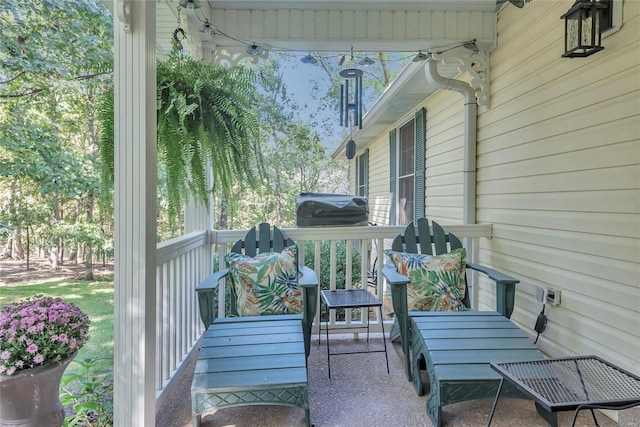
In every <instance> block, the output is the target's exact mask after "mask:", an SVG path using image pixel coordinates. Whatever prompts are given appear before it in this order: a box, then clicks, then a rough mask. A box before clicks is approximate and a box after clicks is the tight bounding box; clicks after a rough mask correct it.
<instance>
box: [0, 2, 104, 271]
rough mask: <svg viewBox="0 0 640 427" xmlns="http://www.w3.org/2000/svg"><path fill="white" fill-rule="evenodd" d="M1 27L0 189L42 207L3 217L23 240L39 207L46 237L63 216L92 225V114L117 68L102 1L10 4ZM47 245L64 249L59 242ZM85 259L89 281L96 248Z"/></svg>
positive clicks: (0, 17)
mask: <svg viewBox="0 0 640 427" xmlns="http://www.w3.org/2000/svg"><path fill="white" fill-rule="evenodd" d="M0 24H1V25H2V30H1V31H0V61H1V62H2V64H3V66H2V69H0V112H1V113H2V114H1V115H0V116H1V117H2V120H0V143H1V144H0V182H3V183H5V184H6V185H7V186H8V188H12V189H17V188H20V189H21V191H22V193H21V197H22V198H23V199H24V198H25V197H27V196H26V193H24V192H25V191H26V190H25V189H27V188H29V189H32V193H34V194H36V199H35V200H37V202H38V205H37V206H32V207H26V205H25V204H24V203H25V200H26V199H25V200H21V201H20V202H21V204H19V205H18V206H21V207H20V212H16V215H10V213H11V212H10V211H8V212H9V214H8V216H7V211H3V212H4V214H5V215H3V217H5V218H10V219H11V220H12V221H13V222H14V224H13V225H14V227H13V228H14V230H15V232H16V233H18V237H20V233H21V232H22V230H23V229H24V227H22V224H21V223H20V221H22V222H24V221H26V220H27V219H28V218H27V217H29V218H30V217H32V216H34V212H39V210H38V209H36V207H44V208H45V209H46V211H45V212H47V215H38V216H37V218H38V221H39V222H38V224H37V225H38V226H39V227H35V228H36V229H38V228H39V229H40V230H42V232H48V231H50V230H51V226H52V225H55V224H56V223H59V222H61V221H62V220H63V218H64V211H65V209H68V210H69V211H70V212H71V217H72V218H73V219H74V220H75V221H80V222H88V223H92V222H93V219H92V217H93V205H94V200H95V198H96V197H98V196H99V195H100V193H101V189H100V186H99V181H98V180H97V179H96V175H95V173H94V170H95V167H96V161H97V156H96V144H95V139H96V136H97V134H98V133H99V129H98V127H96V121H95V114H94V112H95V111H96V109H97V108H96V99H97V98H98V97H99V94H100V93H101V92H102V91H103V90H104V88H105V87H106V86H107V82H108V81H109V79H110V72H111V68H112V66H111V64H112V61H113V60H112V57H113V55H112V23H111V18H110V14H109V12H108V11H107V10H106V8H105V7H104V5H103V4H102V3H101V2H100V1H99V0H87V1H83V2H76V1H73V0H34V1H30V2H26V3H25V2H18V1H15V0H7V1H5V2H3V3H2V5H0ZM12 194H16V193H12ZM10 200H11V199H9V201H10ZM11 205H12V204H11V203H5V206H11ZM80 205H84V206H83V208H82V209H81V211H82V212H79V209H78V206H80ZM14 206H16V205H15V204H14ZM0 215H1V214H0ZM21 218H22V220H21ZM16 221H17V222H18V223H17V224H16V223H15V222H16ZM31 227H33V225H32V226H31ZM29 230H30V229H29V228H27V229H26V231H27V232H29ZM27 236H28V239H27V243H29V235H27ZM43 241H49V242H50V243H52V244H54V245H55V246H56V247H58V248H60V250H61V248H62V247H63V243H62V242H63V241H62V240H59V241H54V242H51V239H44V240H43ZM85 251H87V253H86V254H85V262H86V263H87V274H88V275H89V276H90V274H91V273H90V272H91V258H92V256H91V247H85ZM28 255H29V250H27V257H28ZM60 255H62V253H60ZM60 259H61V260H62V257H60Z"/></svg>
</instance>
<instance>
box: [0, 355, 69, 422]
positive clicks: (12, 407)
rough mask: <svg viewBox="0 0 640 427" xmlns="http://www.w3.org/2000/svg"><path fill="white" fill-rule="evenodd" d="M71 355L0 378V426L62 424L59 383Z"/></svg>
mask: <svg viewBox="0 0 640 427" xmlns="http://www.w3.org/2000/svg"><path fill="white" fill-rule="evenodd" d="M75 356H76V354H75V353H74V354H72V355H71V356H69V357H67V358H66V359H63V360H62V361H60V362H58V363H50V364H47V365H43V366H38V367H36V368H32V369H25V370H23V371H19V372H18V373H17V374H15V375H0V426H2V427H9V426H11V427H16V426H20V427H60V426H61V425H62V423H63V421H64V408H63V407H62V403H60V380H61V379H62V374H63V373H64V370H65V369H67V366H68V365H69V363H70V362H71V361H72V360H73V358H74V357H75Z"/></svg>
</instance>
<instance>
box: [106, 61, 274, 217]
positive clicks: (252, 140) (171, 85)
mask: <svg viewBox="0 0 640 427" xmlns="http://www.w3.org/2000/svg"><path fill="white" fill-rule="evenodd" d="M157 90H158V92H157V97H158V105H157V108H158V118H157V123H158V129H157V141H158V164H159V166H160V167H162V168H163V173H162V174H159V175H162V176H165V185H166V189H167V199H168V200H167V203H168V211H169V212H168V213H169V218H170V220H173V219H176V218H179V214H180V212H181V209H182V206H183V204H184V203H185V201H186V199H187V197H188V196H189V195H192V196H193V197H194V199H195V200H196V201H199V202H200V203H203V204H205V205H207V206H208V200H209V197H208V196H209V194H210V193H211V191H212V190H213V188H209V187H208V185H207V170H208V167H209V165H211V166H212V168H213V182H214V184H215V186H216V188H219V189H220V190H222V192H223V193H226V194H227V195H228V194H229V193H230V192H231V189H232V187H233V185H234V182H236V181H243V182H245V183H247V184H249V186H251V187H256V186H257V184H258V182H259V179H258V178H259V177H260V176H261V171H262V164H261V161H260V155H259V144H258V140H259V137H260V132H259V126H258V121H257V119H256V115H255V113H254V111H255V109H254V102H253V101H254V99H255V95H254V94H255V84H254V74H253V72H252V71H251V70H250V69H249V68H246V67H234V68H225V67H223V66H221V65H217V64H211V63H204V62H200V61H196V60H194V59H192V58H189V57H183V56H182V55H181V53H180V52H179V51H176V52H174V53H172V54H171V55H170V56H169V57H168V58H167V59H166V60H164V61H159V62H158V65H157ZM107 109H111V111H113V94H112V93H111V94H110V95H109V96H107V97H106V98H105V105H104V110H107ZM109 116H110V117H111V122H108V118H109ZM102 117H103V121H106V122H107V123H105V124H106V125H107V126H105V127H104V128H103V129H104V130H105V131H106V132H104V133H103V135H102V137H101V145H102V147H101V153H102V155H103V156H107V157H109V156H110V157H111V159H107V158H103V168H106V170H105V174H103V179H105V180H106V181H107V182H105V183H106V184H108V183H109V181H110V183H111V184H113V153H114V151H113V113H112V114H111V115H106V114H105V115H104V116H102ZM109 125H110V126H109Z"/></svg>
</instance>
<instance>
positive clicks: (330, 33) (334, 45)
mask: <svg viewBox="0 0 640 427" xmlns="http://www.w3.org/2000/svg"><path fill="white" fill-rule="evenodd" d="M502 3H504V1H501V0H348V1H339V0H310V1H304V0H284V1H272V0H225V1H218V0H216V1H208V0H200V5H201V7H200V8H199V9H195V10H187V9H184V8H182V9H180V12H179V13H178V10H179V8H178V0H158V3H157V18H156V22H157V29H156V46H157V48H158V51H159V52H160V53H166V52H168V51H169V50H170V49H171V38H172V37H173V31H174V30H175V29H176V28H177V25H178V24H177V21H178V16H180V22H181V23H180V26H181V27H182V28H183V29H184V30H185V31H186V33H187V39H186V41H185V42H186V44H187V45H188V47H189V49H190V50H191V52H192V53H193V55H194V57H196V58H198V59H204V60H213V61H220V60H223V59H225V58H227V59H228V58H229V57H233V56H234V55H235V56H236V57H237V56H238V55H244V50H245V48H246V46H247V44H251V43H256V44H258V45H260V46H262V47H264V48H265V49H266V50H267V52H269V51H276V50H280V51H286V50H297V51H316V52H322V51H324V52H328V51H346V50H348V49H350V48H351V47H353V48H354V49H355V50H356V51H376V52H379V51H388V52H390V51H406V52H417V51H419V50H428V49H430V48H433V47H437V46H444V45H447V44H449V43H460V42H464V41H468V40H472V39H475V40H476V44H477V45H478V47H480V48H481V49H483V48H484V49H488V50H491V49H492V48H493V46H494V45H495V40H496V30H495V29H496V13H497V10H498V9H499V8H500V6H499V4H502ZM205 19H208V21H209V23H210V24H211V25H212V26H214V27H215V28H216V29H218V30H219V31H216V32H215V33H214V34H211V35H207V34H204V33H202V32H200V31H198V29H199V28H200V26H202V24H203V22H204V20H205ZM221 53H223V54H222V55H221Z"/></svg>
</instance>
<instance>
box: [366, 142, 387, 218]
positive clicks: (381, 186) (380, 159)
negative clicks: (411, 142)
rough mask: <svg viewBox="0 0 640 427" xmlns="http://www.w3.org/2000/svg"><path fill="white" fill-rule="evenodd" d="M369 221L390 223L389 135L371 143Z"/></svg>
mask: <svg viewBox="0 0 640 427" xmlns="http://www.w3.org/2000/svg"><path fill="white" fill-rule="evenodd" d="M369 221H371V222H373V223H375V224H380V225H388V224H389V137H388V135H386V134H383V135H382V136H380V137H379V138H378V139H376V140H375V141H374V142H373V143H372V144H371V145H369Z"/></svg>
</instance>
